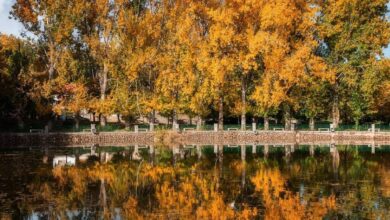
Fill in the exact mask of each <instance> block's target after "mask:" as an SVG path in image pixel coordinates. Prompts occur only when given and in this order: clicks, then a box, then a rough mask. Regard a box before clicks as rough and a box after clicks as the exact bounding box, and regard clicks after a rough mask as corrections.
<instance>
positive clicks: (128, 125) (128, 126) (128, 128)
mask: <svg viewBox="0 0 390 220" xmlns="http://www.w3.org/2000/svg"><path fill="white" fill-rule="evenodd" d="M125 129H126V130H130V119H129V118H127V119H126V120H125Z"/></svg>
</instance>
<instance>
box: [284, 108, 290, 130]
mask: <svg viewBox="0 0 390 220" xmlns="http://www.w3.org/2000/svg"><path fill="white" fill-rule="evenodd" d="M284 129H285V130H291V118H290V111H289V110H286V111H285V113H284Z"/></svg>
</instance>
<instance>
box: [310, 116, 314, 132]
mask: <svg viewBox="0 0 390 220" xmlns="http://www.w3.org/2000/svg"><path fill="white" fill-rule="evenodd" d="M309 127H310V131H314V130H315V121H314V118H313V117H311V118H310V119H309Z"/></svg>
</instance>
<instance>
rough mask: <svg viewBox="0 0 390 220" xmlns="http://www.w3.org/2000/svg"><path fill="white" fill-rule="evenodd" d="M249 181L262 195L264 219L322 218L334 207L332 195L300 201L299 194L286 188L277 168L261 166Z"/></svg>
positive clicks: (284, 180)
mask: <svg viewBox="0 0 390 220" xmlns="http://www.w3.org/2000/svg"><path fill="white" fill-rule="evenodd" d="M251 181H252V183H253V184H254V185H255V187H256V188H255V190H256V192H257V193H260V194H261V196H262V199H263V202H264V206H265V209H266V210H265V219H297V220H298V219H305V218H307V219H322V218H323V217H324V216H325V215H326V214H327V213H328V211H329V210H331V209H333V208H335V196H334V195H332V196H330V197H325V198H322V199H321V200H320V201H308V203H309V204H305V203H304V202H302V201H301V200H302V199H301V198H300V196H299V194H295V193H293V192H291V191H289V190H287V187H286V179H285V178H284V177H283V176H282V174H281V172H280V171H279V169H278V168H270V167H264V166H261V167H260V169H259V171H258V172H257V174H256V175H255V176H254V177H252V178H251Z"/></svg>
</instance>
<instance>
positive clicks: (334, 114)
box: [332, 97, 340, 129]
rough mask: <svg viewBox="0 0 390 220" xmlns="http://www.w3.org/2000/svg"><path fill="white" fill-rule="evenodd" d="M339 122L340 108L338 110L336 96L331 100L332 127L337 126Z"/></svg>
mask: <svg viewBox="0 0 390 220" xmlns="http://www.w3.org/2000/svg"><path fill="white" fill-rule="evenodd" d="M339 122H340V110H339V104H338V100H337V97H336V98H335V100H334V101H333V106H332V123H333V128H335V129H336V128H338V127H339Z"/></svg>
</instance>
